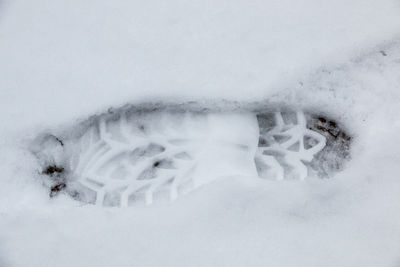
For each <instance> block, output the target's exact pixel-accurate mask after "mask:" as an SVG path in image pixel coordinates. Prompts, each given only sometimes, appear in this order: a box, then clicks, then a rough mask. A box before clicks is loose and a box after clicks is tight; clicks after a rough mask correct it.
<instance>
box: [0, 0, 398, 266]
mask: <svg viewBox="0 0 400 267" xmlns="http://www.w3.org/2000/svg"><path fill="white" fill-rule="evenodd" d="M399 26H400V2H399V1H395V0H382V1H372V0H364V1H361V0H354V1H345V0H336V1H316V0H304V1H296V2H295V1H286V0H284V1H270V0H268V1H238V0H237V1H219V0H218V1H190V2H189V1H177V0H173V1H168V2H165V1H164V2H163V1H146V2H139V1H117V2H116V1H113V2H107V1H103V0H101V1H76V0H71V1H59V0H51V1H50V0H41V1H36V2H34V1H22V0H15V1H6V0H5V1H4V0H3V1H1V2H0V40H1V41H0V58H1V60H0V111H1V113H0V114H1V122H2V126H1V128H0V173H1V174H0V266H1V267H3V266H4V267H13V266H17V267H19V266H23V267H25V266H29V267H36V266H37V267H42V266H68V267H69V266H74V267H77V266H95V267H97V266H121V267H123V266H394V267H395V266H400V179H399V173H400V165H399V162H400V143H399V142H398V133H399V132H400V119H399V114H400V39H399V34H400V27H399ZM221 99H228V100H233V101H239V103H244V102H249V101H250V102H251V101H264V102H265V105H268V104H270V103H285V104H287V105H290V106H292V107H294V108H304V109H306V110H309V111H313V112H323V113H325V114H329V115H331V116H333V117H335V118H336V119H337V120H338V121H340V122H342V123H344V124H345V125H346V127H347V131H348V132H349V133H350V134H351V135H352V136H353V137H354V138H353V146H352V160H351V161H350V163H349V164H348V166H347V168H346V169H345V171H343V172H341V173H339V174H338V175H336V176H335V177H333V178H332V179H324V180H319V179H316V178H311V179H307V180H306V181H304V182H300V181H281V182H273V181H269V180H262V179H258V178H256V177H254V178H252V177H229V178H226V179H223V180H218V181H215V182H213V183H211V184H208V185H206V186H203V187H201V188H199V189H197V190H196V191H194V192H193V193H191V194H188V195H184V196H181V197H179V198H178V199H177V200H176V201H174V202H173V203H154V204H153V205H152V206H147V207H144V206H143V207H131V208H101V207H96V206H93V205H83V204H82V203H78V202H76V201H74V200H72V199H71V198H69V197H68V196H65V195H59V196H58V197H56V198H54V199H50V198H49V197H48V191H47V189H46V188H44V187H43V186H42V185H41V182H40V179H41V178H40V175H38V170H39V166H38V163H37V162H36V159H35V158H34V157H33V156H32V155H31V154H30V152H29V151H28V150H27V145H28V144H29V142H30V140H31V139H32V138H34V137H35V136H36V135H37V134H38V133H39V132H41V131H44V130H50V131H51V130H55V129H58V128H60V127H61V128H62V127H66V126H68V127H72V126H73V125H74V123H76V122H77V121H78V120H81V119H84V118H86V117H88V116H90V115H93V114H96V113H99V112H104V111H105V110H106V109H107V108H109V107H119V106H121V105H123V104H126V103H141V102H143V101H155V100H158V101H173V102H178V103H179V102H183V101H207V100H213V101H218V100H221ZM210 165H211V164H210ZM210 168H212V166H210Z"/></svg>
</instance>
